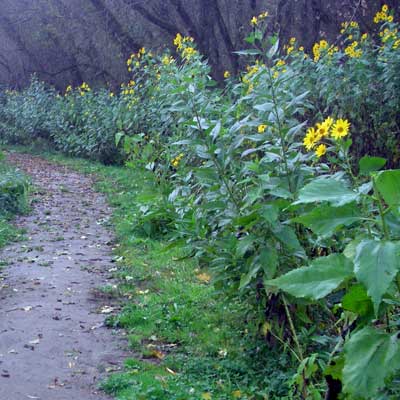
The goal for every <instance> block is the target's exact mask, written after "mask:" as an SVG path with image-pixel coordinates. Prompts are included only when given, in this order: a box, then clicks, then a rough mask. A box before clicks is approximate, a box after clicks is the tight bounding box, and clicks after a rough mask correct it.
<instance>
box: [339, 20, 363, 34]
mask: <svg viewBox="0 0 400 400" xmlns="http://www.w3.org/2000/svg"><path fill="white" fill-rule="evenodd" d="M341 25H342V29H341V30H340V33H341V34H343V33H345V32H346V30H347V29H349V28H353V29H358V28H359V25H358V22H356V21H350V22H342V24H341Z"/></svg>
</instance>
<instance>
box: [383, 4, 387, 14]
mask: <svg viewBox="0 0 400 400" xmlns="http://www.w3.org/2000/svg"><path fill="white" fill-rule="evenodd" d="M388 11H389V7H388V5H387V4H384V5H383V6H382V12H384V13H387V12H388Z"/></svg>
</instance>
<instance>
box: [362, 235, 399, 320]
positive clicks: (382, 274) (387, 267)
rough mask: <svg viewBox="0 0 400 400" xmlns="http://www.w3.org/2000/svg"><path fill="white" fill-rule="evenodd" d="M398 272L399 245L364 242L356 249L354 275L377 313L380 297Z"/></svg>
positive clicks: (373, 241) (397, 243)
mask: <svg viewBox="0 0 400 400" xmlns="http://www.w3.org/2000/svg"><path fill="white" fill-rule="evenodd" d="M399 270H400V243H399V242H389V241H378V240H364V241H362V242H361V243H360V244H359V245H358V246H357V249H356V256H355V259H354V273H355V275H356V277H357V279H358V280H359V281H360V282H361V283H362V284H363V285H364V286H365V287H366V288H367V293H368V295H369V296H370V297H371V299H372V302H373V303H374V310H375V314H377V313H378V310H379V305H380V303H381V300H382V296H383V295H384V294H385V293H386V292H387V290H388V289H389V286H390V284H391V283H392V281H393V279H394V277H395V276H396V274H397V272H398V271H399Z"/></svg>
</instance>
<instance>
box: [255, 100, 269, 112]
mask: <svg viewBox="0 0 400 400" xmlns="http://www.w3.org/2000/svg"><path fill="white" fill-rule="evenodd" d="M254 108H255V109H256V110H258V111H263V112H267V111H268V112H269V111H272V110H273V109H274V103H272V102H270V101H267V102H266V103H263V104H256V105H255V106H254Z"/></svg>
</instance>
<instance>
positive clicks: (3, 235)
mask: <svg viewBox="0 0 400 400" xmlns="http://www.w3.org/2000/svg"><path fill="white" fill-rule="evenodd" d="M27 188H28V185H27V181H26V179H25V177H24V176H22V175H21V174H20V173H19V172H17V171H15V169H14V168H12V167H11V166H9V165H7V164H6V162H5V161H4V157H3V155H2V153H1V152H0V248H1V247H3V246H5V245H6V244H7V243H9V242H10V241H12V240H16V239H19V238H20V237H21V233H22V232H21V231H20V230H18V229H16V228H15V227H14V226H13V225H12V224H11V223H10V221H11V220H12V218H13V216H14V215H15V214H18V213H22V212H26V211H27V208H28V199H27V191H28V189H27Z"/></svg>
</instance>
